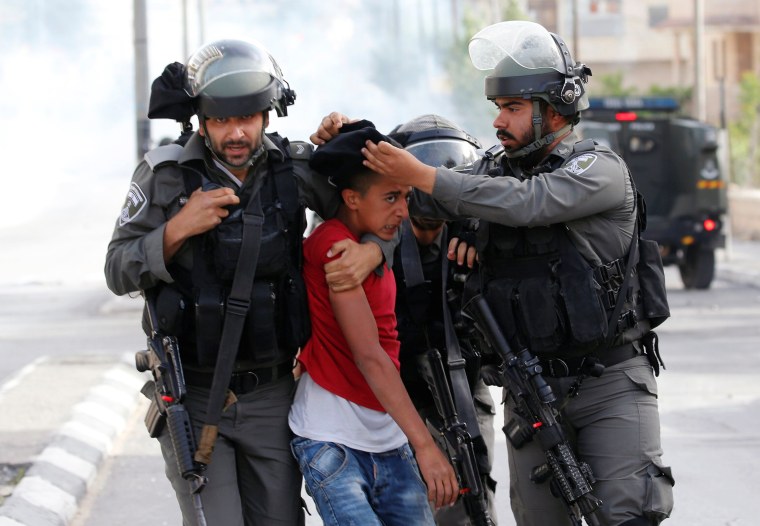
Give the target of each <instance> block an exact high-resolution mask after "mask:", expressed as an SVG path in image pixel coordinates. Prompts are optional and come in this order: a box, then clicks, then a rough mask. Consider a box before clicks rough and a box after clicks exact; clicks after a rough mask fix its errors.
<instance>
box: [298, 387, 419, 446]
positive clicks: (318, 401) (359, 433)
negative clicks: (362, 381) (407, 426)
mask: <svg viewBox="0 0 760 526" xmlns="http://www.w3.org/2000/svg"><path fill="white" fill-rule="evenodd" d="M288 423H289V424H290V429H291V430H292V431H293V433H295V434H296V435H298V436H302V437H304V438H310V439H312V440H319V441H321V442H335V443H338V444H343V445H344V446H348V447H350V448H352V449H358V450H359V451H366V452H368V453H383V452H385V451H390V450H392V449H397V448H399V447H401V446H403V445H404V444H405V443H406V442H407V439H406V435H404V432H403V431H401V428H400V427H398V424H396V422H395V421H394V420H393V418H392V417H391V415H389V414H388V413H386V412H384V411H375V410H374V409H369V408H367V407H363V406H360V405H357V404H355V403H353V402H349V401H348V400H346V399H345V398H342V397H340V396H338V395H336V394H334V393H331V392H330V391H328V390H326V389H324V388H323V387H321V386H320V385H319V384H317V383H316V382H315V381H314V380H312V379H311V376H309V374H308V373H304V374H302V375H301V378H300V379H299V380H298V387H297V388H296V394H295V399H294V400H293V405H292V406H291V408H290V414H289V415H288Z"/></svg>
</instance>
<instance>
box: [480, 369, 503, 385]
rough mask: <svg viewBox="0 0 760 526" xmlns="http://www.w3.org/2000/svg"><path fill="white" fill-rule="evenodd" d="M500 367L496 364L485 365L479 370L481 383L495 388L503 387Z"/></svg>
mask: <svg viewBox="0 0 760 526" xmlns="http://www.w3.org/2000/svg"><path fill="white" fill-rule="evenodd" d="M502 367H503V366H502V365H496V364H492V363H489V364H485V365H483V366H482V367H481V368H480V377H481V378H482V379H483V381H484V382H485V383H486V385H493V386H496V387H504V382H503V381H502V379H501V378H502V373H503V369H502Z"/></svg>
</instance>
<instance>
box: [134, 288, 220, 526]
mask: <svg viewBox="0 0 760 526" xmlns="http://www.w3.org/2000/svg"><path fill="white" fill-rule="evenodd" d="M143 296H144V297H145V306H146V310H147V314H148V322H149V324H150V336H149V337H148V348H147V350H145V351H138V352H137V354H136V355H135V366H136V367H137V370H138V371H140V372H144V371H150V372H151V374H152V375H153V381H152V382H148V383H146V384H145V386H143V389H142V392H143V394H144V395H145V396H147V397H148V398H150V399H151V400H152V401H153V402H154V403H152V404H151V405H150V408H149V409H148V414H147V415H145V425H146V427H147V428H148V432H149V433H150V436H151V437H152V438H156V437H158V436H159V435H160V434H161V432H162V431H163V429H164V427H165V426H166V425H167V424H168V426H169V437H170V438H171V443H172V449H174V456H175V458H176V459H177V467H178V468H179V472H180V474H181V475H182V478H183V479H185V480H187V481H188V483H189V484H190V494H191V495H192V498H193V507H194V508H195V516H196V520H197V524H198V526H206V516H205V514H204V512H203V504H202V502H201V495H200V493H201V491H202V490H203V488H204V487H205V486H206V482H207V481H208V479H207V478H206V477H205V476H204V475H203V470H204V469H205V467H206V466H204V465H203V464H200V463H198V462H196V461H194V460H193V455H194V454H195V450H196V442H195V436H194V434H193V426H192V423H191V421H190V415H189V414H188V412H187V410H186V409H185V406H184V405H183V401H184V398H185V394H186V393H187V389H186V387H185V375H184V373H183V371H182V362H181V360H180V356H179V345H178V344H177V339H176V338H175V337H174V336H167V335H164V334H161V332H160V330H159V328H158V324H157V320H158V318H157V317H156V297H155V292H154V291H153V290H152V289H151V290H147V291H144V292H143Z"/></svg>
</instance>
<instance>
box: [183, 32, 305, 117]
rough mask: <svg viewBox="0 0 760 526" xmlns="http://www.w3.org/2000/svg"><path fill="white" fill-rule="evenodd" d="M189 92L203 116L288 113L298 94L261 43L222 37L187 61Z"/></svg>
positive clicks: (186, 75) (186, 87)
mask: <svg viewBox="0 0 760 526" xmlns="http://www.w3.org/2000/svg"><path fill="white" fill-rule="evenodd" d="M185 91H187V94H188V95H190V96H191V97H192V98H193V100H194V103H195V108H196V112H197V113H198V115H199V116H212V117H234V116H240V115H251V114H254V113H258V112H260V111H269V110H271V109H275V110H276V111H277V115H278V116H280V117H284V116H286V115H287V114H288V111H287V106H290V105H291V104H293V103H294V102H295V100H296V94H295V92H294V91H293V90H291V89H290V86H289V84H288V83H287V82H286V81H285V79H284V78H283V76H282V70H280V66H278V65H277V62H276V61H275V60H274V58H273V57H272V55H270V54H269V52H268V51H267V50H266V49H264V48H263V47H262V46H260V45H258V44H252V43H249V42H243V41H241V40H218V41H216V42H211V43H210V44H206V45H205V46H203V47H201V48H200V49H199V50H198V51H196V52H195V53H194V54H193V55H192V56H191V57H190V59H189V60H188V61H187V66H186V73H185Z"/></svg>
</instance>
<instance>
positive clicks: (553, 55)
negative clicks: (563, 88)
mask: <svg viewBox="0 0 760 526" xmlns="http://www.w3.org/2000/svg"><path fill="white" fill-rule="evenodd" d="M469 52H470V60H471V61H472V65H473V66H475V67H476V68H477V69H480V70H490V69H494V68H495V67H496V66H497V65H498V64H499V62H501V61H502V60H503V59H505V58H506V57H510V58H511V59H512V60H513V61H514V62H515V63H516V64H517V65H519V66H521V67H522V68H524V69H526V70H538V69H546V68H551V69H553V70H555V71H557V72H558V73H561V74H563V75H564V74H566V73H567V68H566V66H565V60H564V59H563V57H562V54H561V53H560V50H559V47H558V46H557V43H556V42H555V41H554V38H553V37H552V35H551V33H549V32H548V31H547V30H546V29H545V28H544V27H543V26H540V25H539V24H536V23H534V22H525V21H510V22H499V23H498V24H493V25H491V26H488V27H486V28H485V29H482V30H481V31H479V32H478V33H476V34H475V36H473V37H472V39H471V40H470V45H469Z"/></svg>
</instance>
